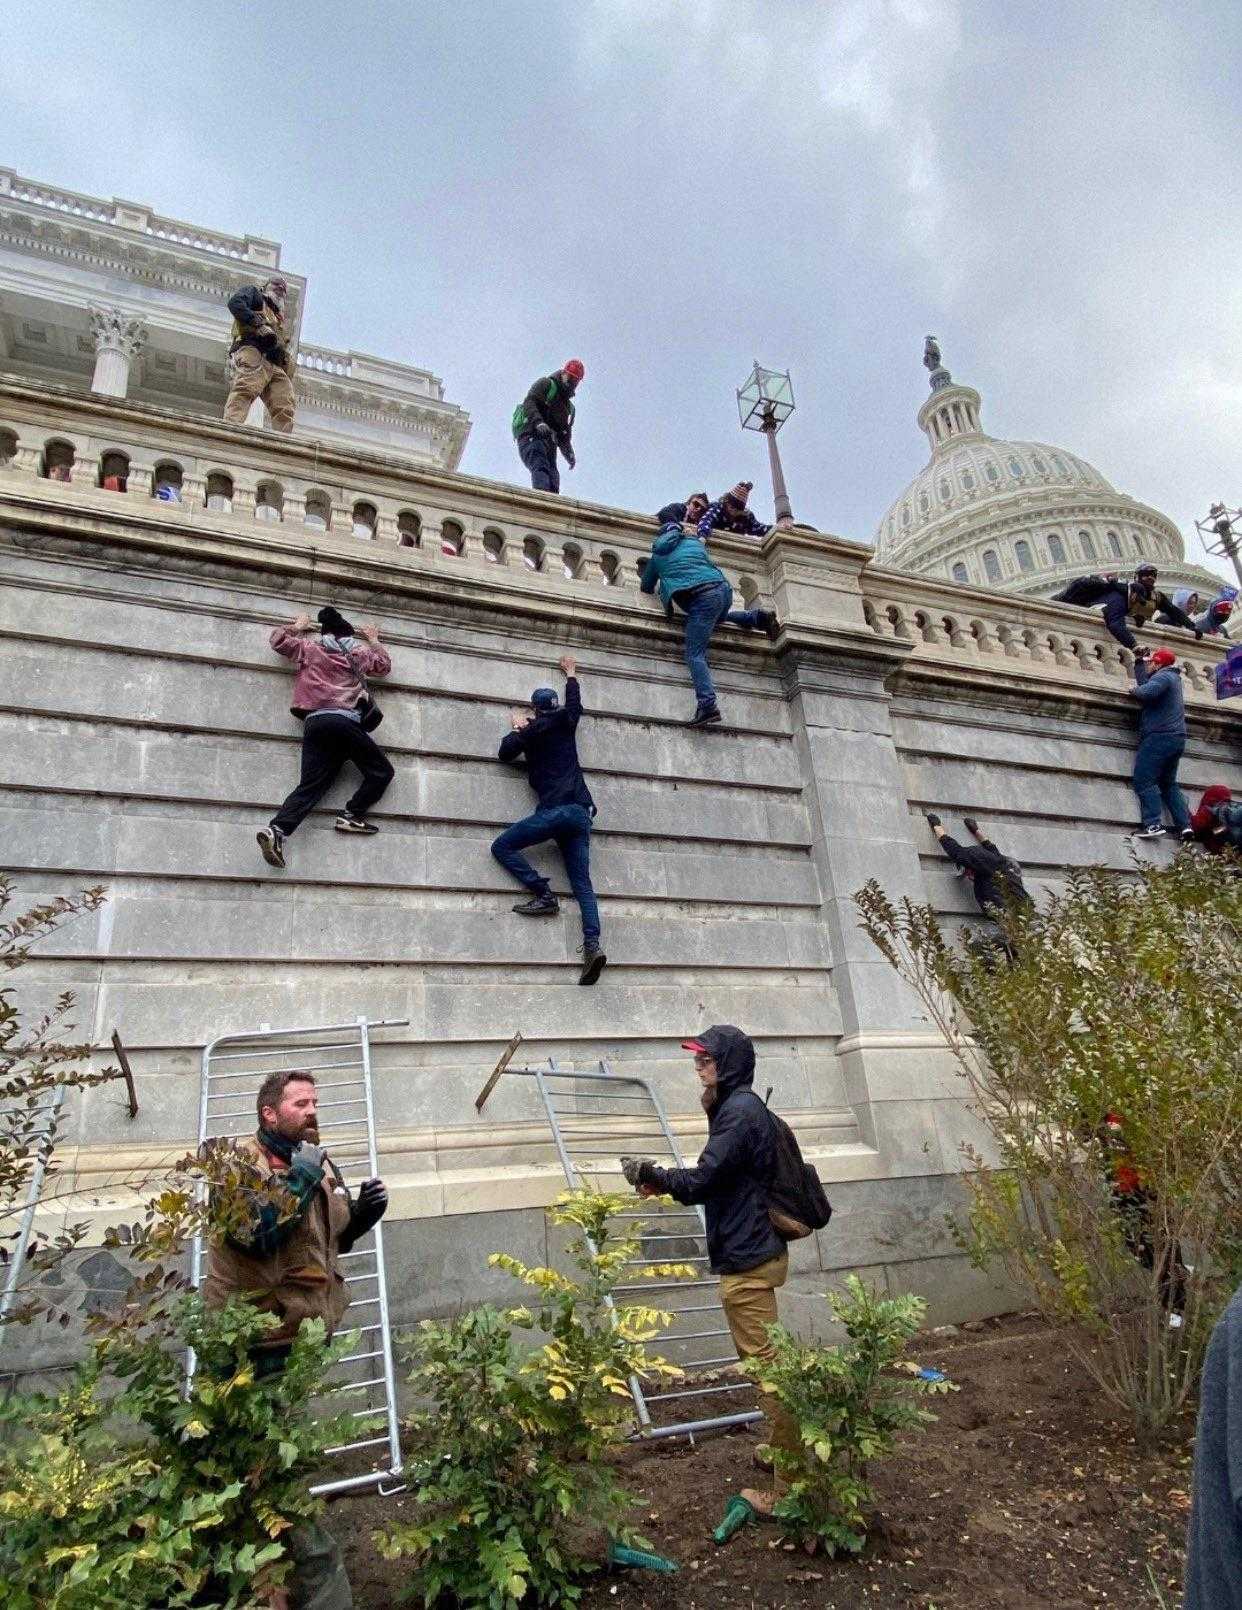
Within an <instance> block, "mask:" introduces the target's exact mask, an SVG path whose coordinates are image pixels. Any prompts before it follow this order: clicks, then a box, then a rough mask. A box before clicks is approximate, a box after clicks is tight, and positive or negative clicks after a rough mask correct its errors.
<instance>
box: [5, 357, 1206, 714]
mask: <svg viewBox="0 0 1242 1610" xmlns="http://www.w3.org/2000/svg"><path fill="white" fill-rule="evenodd" d="M309 351H310V353H311V354H312V355H313V354H316V353H317V352H321V351H324V349H316V348H310V349H309ZM327 356H329V357H331V356H333V354H331V353H330V351H328V352H327ZM321 458H322V461H321ZM9 476H13V477H15V478H19V479H20V478H27V479H29V480H33V479H38V478H42V480H43V481H44V482H45V483H51V484H53V485H55V484H58V483H59V485H60V486H62V487H63V489H64V495H65V496H66V497H67V498H68V499H69V500H70V501H73V500H75V499H78V500H82V499H84V500H85V501H87V502H88V503H90V504H92V505H94V506H98V500H101V499H102V500H107V499H111V498H113V497H116V496H118V495H123V496H125V497H127V498H128V499H129V500H131V501H135V500H141V501H142V502H143V503H144V504H145V505H146V506H147V507H148V508H149V507H151V505H152V502H155V503H157V504H159V505H162V506H164V508H165V512H166V513H168V514H169V515H170V517H172V518H179V519H184V520H185V521H186V523H187V524H189V525H191V526H193V527H195V528H198V527H208V528H210V527H211V526H218V527H219V529H220V530H222V531H229V530H231V531H234V532H236V531H237V530H239V528H241V527H242V526H243V525H244V526H245V527H247V528H248V529H250V530H253V529H254V527H255V525H256V524H258V525H261V526H263V527H264V528H265V529H268V530H271V531H273V532H275V529H276V528H277V527H281V528H283V530H285V531H288V530H290V529H291V528H292V529H295V530H300V531H302V532H303V533H305V535H306V536H307V537H309V538H312V539H316V540H318V539H321V538H324V537H329V538H342V539H344V540H345V541H363V542H369V543H374V544H381V545H385V546H387V547H388V549H389V550H390V557H391V558H392V559H393V560H395V561H397V562H401V560H402V557H403V556H404V557H405V558H406V559H408V561H409V562H410V563H411V564H412V565H418V566H421V565H423V564H425V563H427V562H432V563H434V564H437V565H439V564H445V565H451V566H454V567H460V571H459V573H460V574H463V575H465V574H468V573H470V572H475V573H478V572H480V571H484V572H493V573H498V572H500V571H502V570H505V569H506V568H507V571H508V573H509V574H510V575H514V574H515V573H516V575H519V576H521V577H522V578H523V579H524V580H525V581H527V582H531V581H534V580H535V578H538V582H537V584H539V585H547V586H549V587H550V588H553V589H555V590H557V591H561V592H562V596H564V592H563V591H562V590H563V589H568V590H570V591H572V590H576V589H578V588H582V589H585V590H590V591H598V593H599V594H600V595H601V596H602V595H606V594H612V595H613V596H618V595H620V594H629V595H630V596H631V597H632V596H633V595H634V594H635V593H636V591H637V588H638V581H639V576H640V575H641V572H642V569H643V566H644V564H645V562H646V559H647V556H648V554H649V553H650V547H651V539H652V536H653V535H654V530H653V527H652V525H651V524H650V523H649V522H647V521H644V520H641V519H640V518H638V517H636V516H629V515H625V514H623V513H621V512H620V511H615V510H604V509H600V510H593V509H591V508H589V507H583V506H582V505H577V504H573V503H571V502H569V501H568V500H566V501H565V502H563V503H562V502H560V501H559V500H557V501H556V502H555V503H554V502H553V500H550V499H543V498H532V497H531V496H530V495H529V494H527V493H525V492H524V490H520V489H518V488H514V489H513V491H512V492H511V493H508V492H505V491H498V489H497V488H496V487H495V486H494V485H493V484H491V483H488V482H481V481H475V480H473V479H472V478H471V477H469V476H448V475H443V474H439V473H435V472H425V473H420V472H419V471H418V470H417V469H416V468H414V467H402V466H401V465H400V464H397V463H395V462H394V461H392V460H384V459H380V458H374V457H371V456H370V455H367V454H361V453H347V452H342V451H340V450H332V451H330V452H328V451H326V450H324V449H323V448H322V444H317V443H315V442H313V441H306V440H303V439H300V438H298V437H281V436H276V435H274V434H273V433H270V432H263V431H256V432H239V431H235V430H229V431H227V432H225V431H222V430H220V428H219V427H217V426H214V424H213V425H211V426H210V428H208V427H207V425H206V422H203V421H198V420H195V419H193V418H190V417H187V416H184V415H175V414H171V413H165V412H164V411H162V410H155V409H139V408H134V407H127V406H125V405H123V404H122V405H118V406H117V407H116V408H115V409H114V410H108V411H107V412H105V413H103V414H102V415H101V412H100V407H99V402H98V399H86V398H77V397H73V396H70V395H67V394H65V393H56V394H55V395H54V396H53V395H47V394H41V393H39V392H38V391H36V390H35V389H34V388H32V387H29V386H26V385H23V384H21V383H20V382H10V383H4V382H0V495H2V492H3V487H4V483H5V481H6V480H8V478H9ZM56 495H57V496H59V495H61V494H59V493H58V494H56ZM549 504H552V505H553V506H552V507H548V505H549ZM174 510H176V511H178V512H177V513H175V514H174V513H173V511H174ZM797 540H798V542H799V544H800V546H799V550H798V553H797V555H796V564H797V565H798V566H811V567H813V568H815V569H823V570H824V571H826V572H827V571H832V570H834V569H836V570H838V571H839V572H840V576H841V579H842V582H843V585H844V587H845V588H846V589H847V590H852V589H853V588H854V586H855V581H854V577H855V576H856V575H857V569H858V561H857V549H856V548H854V547H853V546H852V545H850V546H848V547H846V546H845V545H841V544H838V543H836V542H835V540H834V539H832V538H824V539H822V546H820V545H818V544H817V543H816V540H815V539H814V537H812V540H811V543H810V544H809V545H808V544H807V542H806V533H801V534H799V535H798V538H797ZM780 543H781V538H780V535H779V534H775V535H774V536H772V537H770V538H768V539H766V542H761V541H759V540H758V539H753V538H726V539H724V540H723V541H722V542H721V543H720V544H719V555H718V562H720V563H721V564H722V568H724V570H725V572H726V574H727V575H728V576H729V579H730V581H731V582H732V583H733V586H734V589H735V591H736V592H737V593H738V594H739V598H740V601H742V602H744V603H745V604H746V605H747V606H751V605H753V604H755V603H756V602H760V601H764V600H767V599H770V598H771V597H772V591H773V581H772V572H771V571H770V569H769V559H771V560H772V561H773V568H774V569H776V570H779V568H780V560H779V554H780ZM847 577H848V580H846V578H847ZM857 587H858V591H859V594H860V596H859V598H858V616H857V620H856V626H857V630H858V631H860V632H866V631H870V632H872V633H873V634H874V635H875V636H876V637H877V638H885V639H890V640H892V641H894V642H899V643H902V644H904V645H906V646H907V658H908V661H912V662H914V663H915V664H917V663H918V662H923V661H927V662H932V661H935V662H939V664H940V665H942V666H943V667H944V668H945V669H946V670H948V671H950V672H951V671H953V670H955V669H956V670H958V671H967V672H969V674H970V675H971V676H977V675H978V674H979V673H980V671H983V672H985V673H986V672H987V671H988V670H989V669H991V670H994V671H995V672H996V673H998V674H1002V673H1003V674H1004V676H1005V677H1006V678H1007V679H1008V680H1009V681H1011V682H1013V681H1024V682H1026V683H1027V684H1030V683H1032V682H1035V683H1038V682H1040V681H1045V682H1048V683H1053V682H1055V683H1059V684H1061V685H1062V688H1063V687H1064V684H1065V683H1066V682H1070V683H1077V684H1079V685H1080V686H1083V687H1087V686H1095V687H1097V688H1101V689H1106V688H1112V689H1114V690H1116V691H1120V690H1122V689H1124V688H1125V687H1126V686H1127V685H1128V681H1129V672H1130V667H1131V665H1132V663H1133V659H1132V656H1131V654H1130V652H1129V651H1128V650H1127V649H1125V648H1123V647H1122V646H1121V645H1120V644H1119V643H1117V642H1116V641H1115V640H1114V639H1113V638H1112V637H1111V636H1109V635H1108V633H1107V632H1106V631H1104V629H1103V625H1102V622H1101V620H1100V617H1099V612H1098V611H1097V610H1087V609H1073V608H1069V607H1067V606H1064V605H1057V604H1050V603H1046V602H1044V601H1043V600H1039V599H1033V598H1029V597H1025V596H1022V595H1018V594H1012V593H1000V592H988V591H985V590H983V589H978V588H970V587H961V586H958V585H957V584H956V583H951V582H946V581H940V580H937V579H935V578H931V577H928V576H921V575H912V574H907V573H904V572H901V571H895V570H885V569H881V568H880V567H879V566H877V565H874V564H870V565H867V566H865V567H864V568H863V571H862V574H861V579H860V580H859V581H858V582H857ZM778 604H779V599H778ZM652 607H653V608H655V607H656V606H655V605H654V604H653V605H652ZM1161 636H1164V637H1165V638H1166V640H1167V641H1168V642H1169V643H1170V644H1171V645H1172V646H1173V647H1174V648H1175V650H1176V652H1177V653H1178V655H1179V657H1180V658H1181V660H1182V663H1183V666H1184V668H1185V676H1186V692H1187V696H1188V698H1190V699H1191V700H1197V701H1202V702H1204V703H1209V702H1214V699H1215V685H1214V679H1213V676H1212V668H1213V665H1214V664H1215V662H1216V661H1218V660H1219V659H1220V657H1221V655H1222V654H1223V652H1224V648H1225V646H1226V645H1225V644H1224V642H1223V641H1221V640H1219V639H1206V640H1204V642H1202V643H1196V642H1194V640H1193V639H1192V638H1191V637H1190V635H1189V634H1188V633H1185V632H1180V631H1174V630H1169V631H1168V632H1167V633H1164V632H1161V631H1159V630H1158V631H1156V632H1155V633H1152V632H1151V631H1150V630H1147V631H1145V632H1144V640H1145V641H1151V640H1153V639H1157V640H1158V639H1159V638H1160V637H1161Z"/></svg>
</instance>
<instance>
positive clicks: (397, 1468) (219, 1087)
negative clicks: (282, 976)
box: [186, 1017, 409, 1494]
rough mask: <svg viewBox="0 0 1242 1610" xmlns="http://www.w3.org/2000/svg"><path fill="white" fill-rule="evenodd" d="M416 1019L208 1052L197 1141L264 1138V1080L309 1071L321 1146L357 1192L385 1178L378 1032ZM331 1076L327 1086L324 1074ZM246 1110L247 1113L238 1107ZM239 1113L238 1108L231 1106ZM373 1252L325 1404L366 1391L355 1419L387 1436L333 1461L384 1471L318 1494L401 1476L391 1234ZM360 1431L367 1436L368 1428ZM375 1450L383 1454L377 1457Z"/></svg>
mask: <svg viewBox="0 0 1242 1610" xmlns="http://www.w3.org/2000/svg"><path fill="white" fill-rule="evenodd" d="M408 1021H409V1019H408V1018H386V1019H384V1020H383V1021H380V1022H369V1021H368V1020H367V1019H366V1018H365V1017H359V1018H356V1019H355V1020H354V1021H353V1022H352V1023H329V1024H324V1025H320V1026H316V1027H304V1028H293V1029H272V1028H268V1027H267V1026H266V1025H264V1026H263V1028H261V1029H260V1030H258V1031H256V1032H254V1033H250V1034H226V1035H222V1036H220V1038H219V1039H216V1040H212V1041H211V1043H210V1044H209V1045H207V1046H205V1047H204V1048H203V1060H202V1075H201V1082H200V1088H199V1116H198V1140H199V1145H200V1147H201V1146H202V1145H203V1143H204V1142H205V1141H208V1140H216V1139H222V1138H228V1137H241V1136H243V1135H252V1134H253V1133H254V1129H255V1110H254V1095H255V1091H256V1090H257V1089H258V1086H259V1085H260V1084H261V1083H262V1081H263V1079H264V1078H265V1077H266V1076H267V1075H268V1074H269V1073H272V1072H275V1071H277V1070H278V1069H294V1068H298V1069H302V1070H305V1071H306V1072H308V1073H313V1074H314V1075H315V1082H316V1085H317V1087H318V1089H319V1090H320V1091H321V1092H324V1093H329V1092H330V1099H329V1100H326V1101H320V1103H319V1121H320V1132H319V1133H320V1142H321V1144H322V1145H323V1146H324V1148H325V1150H326V1151H327V1153H328V1155H329V1156H330V1157H331V1158H332V1161H333V1162H334V1163H335V1164H336V1166H337V1168H338V1169H339V1170H340V1172H341V1175H342V1177H343V1178H344V1180H345V1183H346V1184H347V1185H349V1186H351V1187H353V1186H356V1185H359V1184H361V1182H362V1181H363V1180H364V1179H369V1178H373V1177H374V1176H375V1175H376V1174H377V1173H378V1168H379V1164H378V1159H377V1157H376V1149H375V1109H374V1102H373V1099H372V1079H371V1039H370V1036H371V1032H372V1030H374V1029H389V1028H399V1027H401V1026H402V1025H404V1024H405V1023H407V1022H408ZM322 1073H328V1074H330V1075H331V1077H330V1078H329V1079H327V1080H324V1079H321V1078H320V1074H322ZM239 1102H240V1105H238V1103H239ZM230 1104H231V1105H230ZM363 1240H364V1241H365V1242H369V1243H370V1244H369V1245H365V1246H362V1247H355V1248H354V1249H353V1250H352V1251H350V1252H346V1253H344V1254H342V1257H341V1262H342V1263H344V1264H346V1265H347V1266H348V1268H349V1273H348V1275H347V1276H346V1284H347V1285H348V1286H349V1287H350V1303H349V1307H348V1308H347V1309H346V1311H345V1315H344V1318H343V1319H342V1321H341V1325H340V1329H341V1330H343V1331H344V1330H353V1331H356V1332H357V1333H358V1348H357V1350H356V1351H354V1352H352V1353H350V1354H348V1355H347V1356H346V1357H345V1358H343V1359H340V1360H338V1361H337V1363H336V1364H334V1365H333V1366H332V1369H331V1371H330V1372H329V1374H328V1377H327V1379H328V1381H329V1383H330V1384H329V1386H328V1388H327V1391H326V1392H325V1393H324V1395H323V1397H322V1398H321V1399H319V1400H318V1402H319V1404H320V1405H321V1406H322V1408H323V1410H324V1412H325V1413H333V1414H336V1413H339V1412H340V1409H339V1407H338V1403H337V1400H338V1399H339V1398H340V1397H343V1396H345V1395H346V1394H351V1393H356V1392H362V1393H364V1394H365V1395H366V1406H365V1407H363V1408H361V1409H355V1410H352V1411H350V1418H351V1419H354V1420H361V1421H364V1422H366V1421H369V1420H380V1421H382V1422H383V1424H384V1427H385V1429H384V1431H383V1434H382V1435H376V1436H372V1435H369V1434H368V1435H366V1436H363V1437H361V1438H359V1439H358V1440H357V1441H353V1442H345V1443H341V1444H339V1445H338V1446H336V1447H333V1448H329V1449H328V1450H327V1453H328V1455H329V1456H331V1457H333V1458H339V1457H341V1456H343V1455H349V1454H363V1453H367V1454H368V1455H369V1457H370V1460H371V1462H372V1463H375V1462H376V1461H378V1463H376V1464H375V1468H373V1469H371V1470H368V1471H367V1472H366V1473H365V1474H363V1475H352V1476H342V1477H339V1478H337V1479H335V1480H330V1481H321V1482H318V1483H316V1485H315V1486H313V1487H312V1488H311V1491H312V1492H313V1493H323V1494H326V1493H341V1492H350V1491H356V1490H357V1489H359V1488H364V1487H372V1486H378V1487H379V1489H380V1491H381V1492H385V1491H392V1488H391V1487H390V1486H386V1484H387V1483H398V1482H399V1481H400V1477H401V1436H400V1425H399V1422H398V1418H397V1394H396V1374H395V1370H394V1367H393V1357H392V1335H391V1332H390V1329H389V1322H388V1284H387V1277H386V1272H385V1265H384V1235H383V1228H382V1225H381V1224H377V1225H376V1226H375V1228H374V1229H373V1230H371V1231H368V1233H367V1235H366V1236H365V1237H363ZM203 1254H204V1247H203V1242H202V1238H201V1237H195V1239H194V1242H193V1245H192V1247H191V1249H190V1280H191V1284H192V1285H193V1286H194V1287H195V1289H196V1290H197V1288H198V1287H199V1285H200V1284H201V1282H202V1278H203V1262H204V1258H203ZM193 1372H194V1358H193V1354H192V1353H190V1354H189V1355H188V1356H187V1361H186V1378H187V1382H188V1381H189V1380H190V1379H191V1378H192V1376H193ZM359 1429H361V1430H366V1429H367V1428H366V1426H365V1425H364V1426H362V1427H360V1428H359ZM372 1450H374V1452H372Z"/></svg>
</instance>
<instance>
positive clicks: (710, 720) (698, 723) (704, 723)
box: [686, 715, 724, 727]
mask: <svg viewBox="0 0 1242 1610" xmlns="http://www.w3.org/2000/svg"><path fill="white" fill-rule="evenodd" d="M723 721H724V717H723V716H721V715H714V716H703V717H702V718H699V717H697V716H694V717H691V719H690V720H689V721H687V722H686V725H687V726H688V727H719V726H720V725H721V723H722V722H723Z"/></svg>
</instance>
